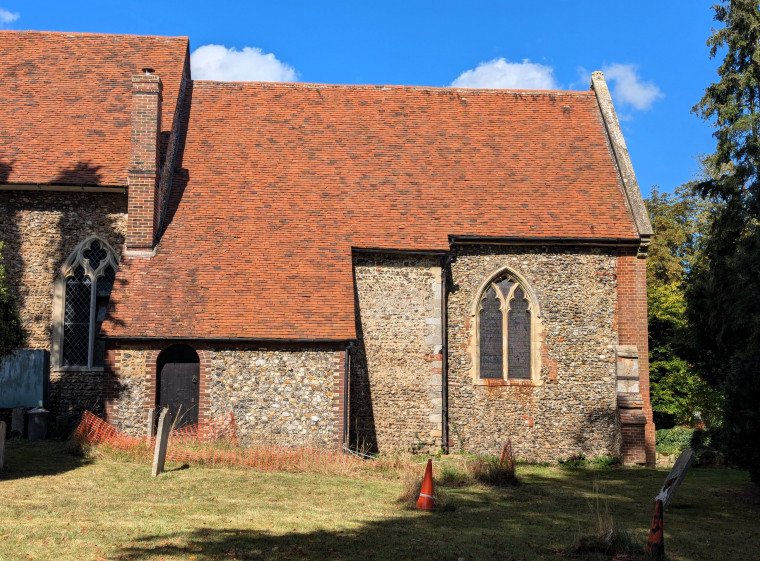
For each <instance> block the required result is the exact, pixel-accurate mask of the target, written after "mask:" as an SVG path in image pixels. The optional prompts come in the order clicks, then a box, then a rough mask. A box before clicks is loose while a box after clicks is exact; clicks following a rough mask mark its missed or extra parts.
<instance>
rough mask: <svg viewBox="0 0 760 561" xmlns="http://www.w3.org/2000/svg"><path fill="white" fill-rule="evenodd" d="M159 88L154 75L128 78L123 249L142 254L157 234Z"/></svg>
mask: <svg viewBox="0 0 760 561" xmlns="http://www.w3.org/2000/svg"><path fill="white" fill-rule="evenodd" d="M162 94H163V86H162V84H161V78H159V77H158V76H156V75H155V74H147V73H146V74H138V75H135V76H133V77H132V130H131V143H130V155H129V173H128V181H129V203H128V220H127V236H126V247H127V249H128V250H136V251H146V250H151V249H152V248H153V243H154V241H155V239H156V236H157V234H158V224H159V220H160V212H161V205H160V201H158V200H157V198H158V191H159V180H160V177H159V171H158V170H159V159H160V153H159V151H160V146H161V142H160V135H161V103H162Z"/></svg>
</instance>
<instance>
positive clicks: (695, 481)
mask: <svg viewBox="0 0 760 561" xmlns="http://www.w3.org/2000/svg"><path fill="white" fill-rule="evenodd" d="M525 472H527V473H523V474H521V480H522V482H523V484H522V485H520V486H519V487H511V488H504V489H492V488H482V487H476V488H472V487H470V488H462V489H449V493H450V494H451V495H452V498H453V501H454V503H455V504H456V506H457V509H456V510H455V511H453V512H433V513H424V512H420V511H412V510H405V509H404V508H403V507H402V506H399V509H398V511H397V513H396V514H394V515H392V516H386V517H384V518H382V519H380V520H377V519H375V520H371V519H370V520H367V519H366V518H371V515H372V508H371V506H369V505H368V506H366V507H365V508H366V514H365V515H364V516H363V515H362V514H361V505H359V504H356V505H355V504H346V506H345V518H340V520H336V521H334V522H330V521H327V522H325V523H324V525H325V526H327V527H328V528H327V529H319V530H315V531H306V530H304V529H303V528H302V527H300V525H299V523H298V521H297V520H294V521H293V522H292V526H291V527H282V526H278V527H270V526H269V525H268V521H267V520H262V519H261V518H251V526H252V527H255V529H252V528H251V527H248V528H246V527H243V526H245V525H242V526H241V524H240V523H239V522H238V523H237V525H236V526H234V527H228V528H199V527H197V526H195V527H191V528H190V529H188V530H187V531H184V532H176V533H169V534H167V533H159V534H148V535H145V534H144V535H142V536H141V537H139V538H137V539H135V540H133V541H131V543H128V544H123V545H122V546H121V547H119V549H118V550H116V551H115V552H114V558H115V559H124V560H129V561H141V560H148V559H156V560H157V559H196V560H198V561H211V560H217V559H238V560H254V559H255V560H259V559H269V560H279V559H289V560H294V561H311V560H318V559H319V560H321V559H342V560H344V561H351V560H357V561H358V560H367V559H372V560H377V561H380V560H396V559H416V560H428V559H429V560H453V561H458V560H460V559H467V560H473V559H484V560H488V559H499V560H510V559H515V560H517V559H525V560H530V559H558V558H565V557H570V554H569V550H570V548H571V547H572V546H573V544H575V543H577V540H578V538H579V537H580V536H589V535H599V533H600V532H599V529H598V526H597V523H596V521H597V519H598V518H599V514H600V512H598V510H597V511H595V510H594V509H595V507H594V505H595V504H600V503H601V504H604V507H603V508H604V510H605V512H606V510H607V508H609V514H610V515H611V516H612V518H613V519H614V523H615V527H616V528H618V529H620V530H624V531H628V532H629V535H630V539H631V540H632V542H631V543H632V547H633V549H632V550H630V551H627V552H626V553H625V555H624V556H623V557H622V558H625V559H627V560H628V561H634V560H635V561H638V560H643V559H646V557H645V553H644V544H645V542H646V538H647V535H648V530H649V525H650V522H651V517H652V513H653V508H654V507H653V504H652V503H651V499H652V497H653V496H654V494H655V493H656V492H657V491H658V490H659V485H661V482H662V479H663V478H664V476H665V475H666V473H667V471H666V470H659V471H656V472H655V471H653V470H627V469H624V470H623V469H621V470H600V471H593V470H556V469H554V470H548V469H547V470H546V471H543V470H537V469H535V468H533V469H531V470H525ZM744 479H746V474H745V475H742V474H731V473H727V472H725V471H724V472H715V473H712V472H697V473H694V474H693V476H692V478H691V480H690V481H687V482H685V483H684V485H683V486H682V488H681V489H679V495H678V497H677V499H676V500H674V502H673V504H672V506H671V509H669V510H668V511H666V519H667V520H668V522H667V524H668V525H666V532H667V533H668V538H667V540H666V541H668V544H669V547H671V548H672V549H671V551H673V552H676V554H677V555H676V558H680V559H689V560H696V559H703V558H704V559H722V558H727V557H723V554H722V553H721V552H723V553H727V554H730V555H729V557H728V558H731V555H734V554H736V553H737V551H734V548H735V547H737V544H736V543H734V542H736V541H737V539H736V538H740V536H741V535H742V534H741V532H742V531H744V532H745V533H746V532H754V530H753V529H751V528H753V527H754V526H753V524H752V523H751V522H748V521H747V520H746V515H747V514H748V513H747V512H746V511H745V512H736V511H735V510H733V509H731V508H728V507H729V506H730V505H729V504H728V501H725V500H723V498H722V497H721V496H720V495H719V494H718V495H716V493H721V492H722V490H723V489H726V488H727V486H730V488H731V489H737V488H741V486H743V485H744V483H742V481H743V480H744ZM706 493H707V494H709V495H710V496H713V497H716V498H718V500H707V501H706V500H705V494H706ZM357 507H359V508H360V511H359V514H358V515H357ZM751 510H755V511H756V512H757V514H759V515H760V511H758V510H757V509H751ZM298 514H299V515H300V516H301V518H303V519H307V520H308V519H310V518H311V517H315V516H320V513H319V512H318V511H314V512H310V511H304V512H301V513H298ZM252 516H253V514H252ZM294 518H295V517H294ZM753 518H754V517H753V516H750V520H751V519H753ZM361 519H364V520H361ZM330 527H334V528H335V529H331V528H330ZM736 532H739V533H736ZM671 540H673V541H671ZM740 540H741V538H740ZM751 541H752V540H751ZM708 542H709V543H708ZM710 544H712V546H711V545H710ZM738 547H739V550H738V551H740V550H741V543H739V544H738ZM706 551H711V552H712V551H714V552H715V553H716V555H708V556H706V557H705V556H704V553H705V552H706ZM574 558H576V559H609V557H608V556H606V555H603V554H601V553H585V554H581V555H579V556H577V557H574ZM735 558H740V559H745V558H746V559H749V558H751V557H742V556H741V555H739V556H738V557H735Z"/></svg>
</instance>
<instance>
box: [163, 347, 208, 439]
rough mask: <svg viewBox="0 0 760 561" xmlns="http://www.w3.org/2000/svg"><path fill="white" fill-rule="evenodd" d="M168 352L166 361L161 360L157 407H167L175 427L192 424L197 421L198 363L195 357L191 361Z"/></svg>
mask: <svg viewBox="0 0 760 561" xmlns="http://www.w3.org/2000/svg"><path fill="white" fill-rule="evenodd" d="M169 354H170V356H167V357H166V362H163V361H161V363H162V364H161V370H160V372H159V381H160V382H159V391H158V404H159V407H160V408H164V407H168V408H169V411H170V413H171V416H172V421H173V423H174V426H175V428H177V427H184V426H187V425H193V424H195V423H197V422H198V397H199V395H200V393H199V384H198V379H199V375H200V364H199V362H197V358H196V359H195V361H192V362H191V361H188V360H187V358H186V357H184V356H177V353H169ZM183 354H185V353H183ZM193 354H195V353H194V352H193ZM171 355H174V356H171ZM195 357H197V355H195Z"/></svg>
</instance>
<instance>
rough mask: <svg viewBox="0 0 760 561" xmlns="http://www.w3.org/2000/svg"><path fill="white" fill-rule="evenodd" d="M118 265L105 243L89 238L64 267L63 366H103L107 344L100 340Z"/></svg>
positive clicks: (80, 245) (111, 250) (95, 238)
mask: <svg viewBox="0 0 760 561" xmlns="http://www.w3.org/2000/svg"><path fill="white" fill-rule="evenodd" d="M117 268H118V262H117V261H116V257H115V254H114V251H113V249H111V247H110V246H109V245H108V243H106V242H105V241H104V240H102V239H100V238H97V237H92V238H88V239H87V240H85V241H84V242H82V243H81V244H79V246H77V248H76V249H75V250H74V252H73V253H72V254H71V256H70V257H69V258H68V259H67V260H66V264H65V265H64V267H63V278H64V293H63V318H62V338H61V366H64V367H66V366H79V367H92V366H102V365H103V360H104V355H105V345H104V342H103V341H102V340H99V339H98V338H97V336H98V332H99V331H100V326H101V324H102V323H103V320H104V319H105V317H106V310H107V308H108V299H109V297H110V296H111V289H112V288H113V283H114V280H115V278H116V269H117Z"/></svg>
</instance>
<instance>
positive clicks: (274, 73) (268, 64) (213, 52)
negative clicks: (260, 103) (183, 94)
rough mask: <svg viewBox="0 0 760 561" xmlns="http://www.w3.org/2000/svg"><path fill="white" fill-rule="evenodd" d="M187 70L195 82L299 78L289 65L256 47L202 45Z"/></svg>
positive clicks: (193, 54)
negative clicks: (239, 49)
mask: <svg viewBox="0 0 760 561" xmlns="http://www.w3.org/2000/svg"><path fill="white" fill-rule="evenodd" d="M190 69H191V73H192V76H193V79H194V80H218V81H224V82H295V81H296V79H297V78H298V73H297V72H296V71H295V69H294V68H293V67H292V66H290V65H288V64H286V63H284V62H282V61H280V60H278V59H277V57H275V56H274V55H273V54H272V53H264V51H262V50H261V49H258V48H256V47H243V50H242V51H238V50H237V49H235V48H234V47H230V48H227V47H225V46H224V45H203V46H202V47H198V48H197V49H195V51H193V53H192V54H191V55H190Z"/></svg>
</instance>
